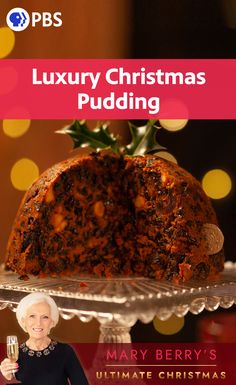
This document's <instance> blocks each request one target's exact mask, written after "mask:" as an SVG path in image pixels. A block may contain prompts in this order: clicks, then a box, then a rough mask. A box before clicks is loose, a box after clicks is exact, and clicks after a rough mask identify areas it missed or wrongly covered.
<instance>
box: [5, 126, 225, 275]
mask: <svg viewBox="0 0 236 385" xmlns="http://www.w3.org/2000/svg"><path fill="white" fill-rule="evenodd" d="M145 129H146V132H145V133H143V127H133V126H132V127H131V131H132V135H133V141H132V143H131V145H129V146H127V147H124V149H123V152H121V151H120V150H119V149H118V147H117V142H116V139H115V138H113V137H112V136H110V135H109V134H108V130H107V127H104V126H102V127H100V128H99V130H97V132H90V133H89V131H88V129H87V127H86V123H85V122H77V121H76V122H74V124H73V125H72V126H70V127H68V128H67V129H65V131H66V132H69V134H70V135H71V136H72V137H73V139H74V143H75V145H76V146H77V145H78V146H80V145H81V144H84V145H85V144H89V145H90V146H93V147H95V139H96V141H97V142H96V146H97V145H98V142H99V140H101V143H103V148H105V147H108V146H109V147H110V148H111V149H113V151H114V153H112V152H111V151H102V152H93V153H91V154H90V155H86V156H78V155H77V156H76V157H74V158H71V159H68V160H65V161H63V162H61V163H59V164H57V165H55V166H53V167H51V168H50V169H48V170H47V171H45V172H44V173H43V174H42V175H41V176H40V178H39V179H38V180H37V181H36V182H35V183H34V184H33V185H32V187H31V188H30V189H29V190H28V192H27V193H26V194H25V196H24V198H23V201H22V203H21V206H20V208H19V211H18V213H17V216H16V219H15V222H14V225H13V229H12V232H11V235H10V238H9V242H8V247H7V257H6V267H7V268H8V269H10V270H13V271H14V272H17V273H18V274H19V275H20V276H22V277H25V276H27V275H28V274H33V275H36V276H57V275H62V276H63V275H73V274H79V275H82V276H86V275H93V276H97V277H107V278H110V277H116V276H119V277H122V276H123V277H124V276H125V277H130V276H145V277H150V278H156V279H168V280H172V281H174V282H179V281H186V280H189V279H190V278H193V279H206V278H211V277H214V276H216V275H217V274H218V273H219V272H220V271H221V270H223V262H224V255H223V251H222V246H223V241H222V239H223V236H222V233H221V232H220V230H219V228H218V227H217V219H216V215H215V212H214V210H213V208H212V206H211V203H210V201H209V199H208V198H207V196H206V195H205V193H204V192H203V190H202V188H201V185H200V183H199V182H198V181H197V180H196V179H195V178H194V177H193V176H192V175H190V174H189V173H188V172H187V171H185V170H183V169H182V168H180V167H179V166H178V165H176V164H175V163H172V162H169V161H167V160H164V159H162V158H159V157H158V156H156V155H142V156H134V157H131V156H128V155H130V154H131V152H132V153H135V152H136V153H137V151H138V147H139V150H140V149H141V147H142V148H143V144H144V142H146V144H147V142H148V145H149V147H150V148H151V150H153V149H160V146H159V145H158V144H157V142H155V140H153V138H154V130H156V129H155V128H154V126H152V125H151V123H148V125H147V126H146V127H145ZM86 132H87V134H88V136H90V135H92V136H91V137H90V139H89V140H87V139H86V140H87V141H86V143H85V140H84V138H85V135H84V136H83V135H82V134H84V133H86ZM109 141H110V143H108V142H109ZM101 143H100V148H101V147H102V144H101Z"/></svg>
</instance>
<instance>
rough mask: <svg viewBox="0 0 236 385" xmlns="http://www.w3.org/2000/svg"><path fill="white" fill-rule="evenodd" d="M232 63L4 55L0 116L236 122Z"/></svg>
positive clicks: (234, 66)
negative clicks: (185, 119) (13, 57)
mask: <svg viewBox="0 0 236 385" xmlns="http://www.w3.org/2000/svg"><path fill="white" fill-rule="evenodd" d="M235 100H236V60H234V59H232V60H231V59H226V60H224V59H216V60H212V59H211V60H205V59H204V60H203V59H192V60H191V59H185V60H172V59H171V60H164V59H160V60H158V59H155V60H154V59H153V60H152V59H150V60H143V59H142V60H141V59H139V60H126V59H124V60H123V59H122V60H121V59H120V60H111V59H107V60H105V59H104V60H100V59H99V60H77V59H76V60H74V59H73V60H61V59H60V60H44V59H41V60H32V59H26V60H24V59H18V60H8V59H6V60H1V61H0V118H1V119H6V118H12V119H17V118H18V119H20V118H21V119H23V118H30V119H85V118H86V119H101V120H104V119H160V118H162V119H163V118H167V119H174V118H179V119H181V118H187V119H235V118H236V108H235Z"/></svg>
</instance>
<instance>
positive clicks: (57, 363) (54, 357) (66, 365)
mask: <svg viewBox="0 0 236 385" xmlns="http://www.w3.org/2000/svg"><path fill="white" fill-rule="evenodd" d="M17 362H18V364H19V370H18V372H17V373H16V379H17V380H19V381H21V382H22V384H23V385H33V384H34V385H68V384H69V382H68V379H69V380H70V384H71V385H88V381H87V379H86V377H85V374H84V371H83V369H82V367H81V365H80V362H79V360H78V358H77V355H76V353H75V352H74V350H73V349H72V347H71V346H70V345H67V344H63V343H60V342H55V341H51V343H50V344H49V346H48V347H47V348H46V349H44V350H41V351H35V350H30V349H29V348H28V347H27V346H26V344H25V343H23V344H22V345H20V348H19V359H18V361H17Z"/></svg>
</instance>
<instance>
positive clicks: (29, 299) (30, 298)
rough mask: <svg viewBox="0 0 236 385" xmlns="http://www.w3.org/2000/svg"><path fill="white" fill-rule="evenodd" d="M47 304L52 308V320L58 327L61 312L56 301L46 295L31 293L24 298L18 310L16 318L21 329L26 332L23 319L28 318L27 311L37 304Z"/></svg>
mask: <svg viewBox="0 0 236 385" xmlns="http://www.w3.org/2000/svg"><path fill="white" fill-rule="evenodd" d="M42 302H45V303H47V304H48V305H49V307H50V313H51V318H52V320H53V322H54V325H53V326H56V324H57V323H58V320H59V310H58V307H57V305H56V302H55V301H54V299H52V298H51V297H50V296H49V295H47V294H44V293H31V294H28V295H27V296H26V297H24V298H22V299H21V300H20V302H19V304H18V306H17V309H16V318H17V321H18V323H19V325H20V326H21V328H22V329H23V330H24V331H26V329H25V326H24V321H23V318H24V317H25V316H26V313H27V310H28V309H29V308H30V307H31V306H32V305H35V304H37V303H42Z"/></svg>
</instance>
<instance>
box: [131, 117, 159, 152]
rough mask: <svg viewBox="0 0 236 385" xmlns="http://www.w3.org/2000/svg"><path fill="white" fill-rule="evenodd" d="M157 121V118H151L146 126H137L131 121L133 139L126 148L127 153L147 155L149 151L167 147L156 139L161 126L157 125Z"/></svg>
mask: <svg viewBox="0 0 236 385" xmlns="http://www.w3.org/2000/svg"><path fill="white" fill-rule="evenodd" d="M155 123H156V120H149V121H148V122H147V124H146V125H145V126H141V127H137V126H135V125H134V124H132V123H130V122H129V129H130V132H131V136H132V141H131V143H130V144H128V145H127V146H125V148H124V150H125V153H126V154H127V155H130V156H137V155H145V154H147V153H149V152H157V151H161V150H165V149H166V148H165V147H163V146H161V145H160V144H159V143H158V142H157V140H156V136H157V131H158V130H159V129H160V128H161V127H157V126H155Z"/></svg>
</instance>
